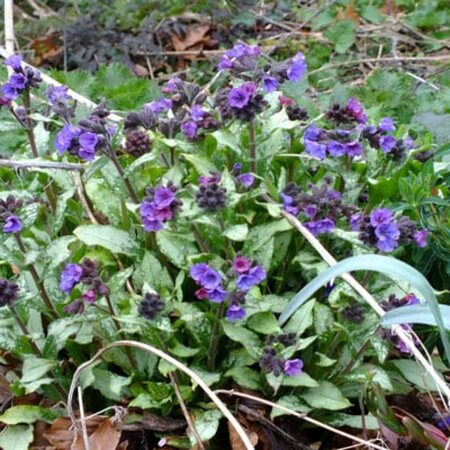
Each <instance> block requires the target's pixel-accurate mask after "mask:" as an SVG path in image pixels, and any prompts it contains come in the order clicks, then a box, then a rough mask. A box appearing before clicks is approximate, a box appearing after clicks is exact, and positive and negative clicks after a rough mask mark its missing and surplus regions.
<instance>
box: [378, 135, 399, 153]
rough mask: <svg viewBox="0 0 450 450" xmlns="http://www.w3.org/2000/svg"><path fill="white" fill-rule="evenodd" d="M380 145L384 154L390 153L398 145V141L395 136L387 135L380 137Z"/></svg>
mask: <svg viewBox="0 0 450 450" xmlns="http://www.w3.org/2000/svg"><path fill="white" fill-rule="evenodd" d="M378 143H379V145H380V148H381V150H382V151H383V152H384V153H390V152H391V151H392V150H393V149H394V148H395V146H396V145H397V140H396V139H395V137H394V136H390V135H386V136H380V139H379V140H378Z"/></svg>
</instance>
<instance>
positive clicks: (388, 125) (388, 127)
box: [378, 117, 395, 131]
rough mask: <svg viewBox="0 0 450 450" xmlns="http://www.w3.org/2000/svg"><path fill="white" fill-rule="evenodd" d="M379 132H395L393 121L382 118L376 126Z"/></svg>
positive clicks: (388, 118)
mask: <svg viewBox="0 0 450 450" xmlns="http://www.w3.org/2000/svg"><path fill="white" fill-rule="evenodd" d="M378 129H379V130H380V131H395V125H394V121H393V120H392V119H391V118H390V117H383V118H382V119H381V121H380V124H379V125H378Z"/></svg>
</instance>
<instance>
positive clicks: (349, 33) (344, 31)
mask: <svg viewBox="0 0 450 450" xmlns="http://www.w3.org/2000/svg"><path fill="white" fill-rule="evenodd" d="M355 29H356V26H355V22H353V20H350V19H349V20H341V21H339V22H337V23H336V25H334V27H332V28H330V29H329V30H327V31H326V32H325V33H324V36H325V37H326V38H327V39H329V40H330V41H331V42H333V43H334V48H335V50H336V52H337V53H341V54H342V53H345V52H346V51H347V50H348V49H349V48H350V47H351V46H352V45H353V44H354V43H355Z"/></svg>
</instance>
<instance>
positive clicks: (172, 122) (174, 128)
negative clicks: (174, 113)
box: [159, 118, 180, 139]
mask: <svg viewBox="0 0 450 450" xmlns="http://www.w3.org/2000/svg"><path fill="white" fill-rule="evenodd" d="M179 130H180V122H179V121H178V119H176V118H168V119H159V131H161V133H162V134H163V135H164V136H165V137H166V138H168V139H170V138H173V137H174V136H175V135H176V134H177V133H178V131H179Z"/></svg>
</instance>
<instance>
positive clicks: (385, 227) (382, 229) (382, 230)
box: [375, 222, 400, 252]
mask: <svg viewBox="0 0 450 450" xmlns="http://www.w3.org/2000/svg"><path fill="white" fill-rule="evenodd" d="M375 235H376V237H377V238H378V241H377V247H378V248H379V249H380V250H381V251H383V252H392V251H393V250H394V249H395V248H397V246H398V239H399V238H400V231H399V229H398V227H397V225H396V224H395V223H394V222H392V223H383V224H381V225H379V226H378V227H376V228H375Z"/></svg>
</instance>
